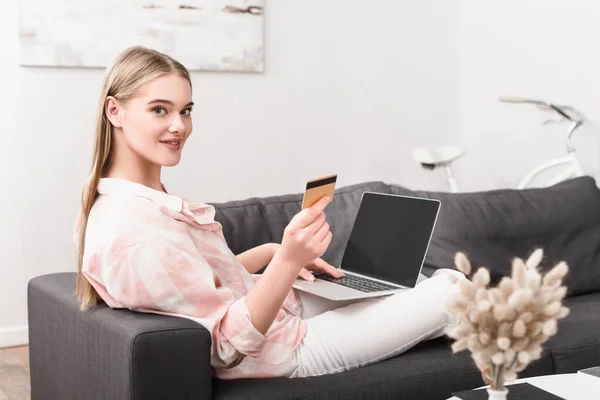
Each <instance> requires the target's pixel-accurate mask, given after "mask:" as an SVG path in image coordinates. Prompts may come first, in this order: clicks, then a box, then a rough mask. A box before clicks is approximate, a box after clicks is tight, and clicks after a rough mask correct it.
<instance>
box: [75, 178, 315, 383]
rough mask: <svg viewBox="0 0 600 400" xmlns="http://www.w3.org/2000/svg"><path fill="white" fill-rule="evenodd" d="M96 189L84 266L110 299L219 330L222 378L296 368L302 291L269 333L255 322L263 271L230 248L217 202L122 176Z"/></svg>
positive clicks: (215, 342) (214, 354) (216, 369)
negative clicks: (251, 302)
mask: <svg viewBox="0 0 600 400" xmlns="http://www.w3.org/2000/svg"><path fill="white" fill-rule="evenodd" d="M163 189H164V187H163ZM97 190H98V193H99V196H98V198H97V200H96V202H95V203H94V206H93V207H92V210H91V212H90V216H89V220H88V226H87V231H86V244H85V252H84V260H83V274H84V275H85V277H86V278H87V279H88V280H89V282H90V283H91V284H92V285H93V286H94V288H95V289H96V291H97V292H98V294H99V295H100V296H101V297H102V299H103V300H104V301H105V302H106V303H107V304H108V306H110V307H113V308H128V309H131V310H136V311H140V312H152V313H157V314H165V315H174V316H179V317H183V318H189V319H192V320H194V321H197V322H198V323H200V324H201V325H203V326H204V327H206V329H208V330H209V331H210V332H211V336H212V345H211V365H212V369H213V375H215V376H217V377H219V378H222V379H235V378H248V377H272V376H287V377H289V376H290V375H291V374H292V373H293V372H294V370H295V369H296V368H297V356H296V352H295V349H296V348H297V346H298V345H299V344H300V342H301V341H302V339H303V338H304V335H305V333H306V329H307V326H306V322H305V321H303V320H302V319H301V317H300V311H301V302H300V299H299V297H298V295H297V294H296V292H295V291H294V289H292V290H290V292H289V294H288V296H287V297H286V299H285V301H284V303H283V306H282V308H281V309H280V310H279V312H278V314H277V317H276V318H275V321H273V324H272V325H271V327H270V328H269V330H268V331H267V333H266V334H265V335H263V334H261V333H260V332H259V331H258V330H257V329H256V328H255V327H254V325H253V324H252V319H251V316H250V313H249V311H248V308H247V307H246V302H245V295H246V294H247V293H248V292H249V291H250V289H252V287H253V285H254V283H255V281H256V280H257V279H260V275H258V274H250V273H248V271H247V270H246V269H245V268H244V266H243V265H242V264H241V263H240V262H239V261H238V259H237V258H236V257H235V255H234V254H233V253H232V252H231V250H230V249H229V247H228V246H227V243H226V241H225V238H224V236H223V233H222V227H221V224H220V223H218V222H216V221H215V220H214V215H215V209H214V207H213V206H211V205H207V204H200V203H189V202H188V201H186V200H184V199H182V198H180V197H177V196H174V195H172V194H168V193H167V192H166V190H165V191H164V192H161V191H158V190H154V189H151V188H149V187H146V186H144V185H141V184H137V183H134V182H130V181H127V180H123V179H116V178H103V179H101V180H100V182H99V185H98V189H97ZM76 234H77V231H76Z"/></svg>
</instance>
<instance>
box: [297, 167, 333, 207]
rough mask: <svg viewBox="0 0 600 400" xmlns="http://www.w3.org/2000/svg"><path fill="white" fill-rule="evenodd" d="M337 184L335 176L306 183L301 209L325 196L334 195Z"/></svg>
mask: <svg viewBox="0 0 600 400" xmlns="http://www.w3.org/2000/svg"><path fill="white" fill-rule="evenodd" d="M336 182H337V174H333V175H328V176H324V177H322V178H317V179H313V180H310V181H308V182H306V189H305V191H304V198H303V199H302V209H305V208H309V207H310V206H312V205H313V204H315V203H316V202H317V201H319V199H321V198H322V197H325V196H329V197H331V199H332V200H333V195H334V193H335V184H336Z"/></svg>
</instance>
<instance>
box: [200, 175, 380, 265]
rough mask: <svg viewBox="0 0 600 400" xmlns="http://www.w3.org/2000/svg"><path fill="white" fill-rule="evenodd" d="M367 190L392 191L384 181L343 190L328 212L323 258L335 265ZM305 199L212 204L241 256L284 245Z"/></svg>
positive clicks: (293, 197)
mask: <svg viewBox="0 0 600 400" xmlns="http://www.w3.org/2000/svg"><path fill="white" fill-rule="evenodd" d="M365 191H372V192H381V193H389V192H390V188H389V186H388V185H386V184H385V183H383V182H365V183H360V184H354V185H349V186H345V187H341V188H339V189H337V190H336V191H335V195H334V197H333V202H332V203H331V204H329V205H328V206H327V208H326V209H325V215H326V216H327V221H328V222H329V224H330V229H331V232H332V234H333V238H332V241H331V244H330V245H329V247H328V248H327V251H326V252H325V254H324V255H323V259H324V260H326V261H327V262H329V263H331V264H332V265H335V266H337V265H339V263H340V262H341V260H342V255H343V253H344V250H345V248H346V242H347V241H348V238H349V237H350V233H351V230H352V225H353V224H354V219H355V218H356V213H357V211H358V206H359V204H360V199H361V196H362V194H363V193H364V192H365ZM302 196H303V193H295V194H287V195H283V196H272V197H264V198H250V199H246V200H241V201H230V202H226V203H214V204H212V205H214V206H215V209H216V215H215V219H216V220H217V221H219V222H220V223H221V224H222V225H223V234H224V236H225V239H226V240H227V244H228V245H229V248H231V250H232V251H233V252H234V253H235V254H239V253H241V252H243V251H245V250H248V249H250V248H252V247H255V246H258V245H260V244H263V243H267V242H276V243H281V240H282V238H283V231H284V229H285V227H286V226H287V225H288V224H289V222H290V221H291V219H292V218H293V217H294V215H296V214H297V213H298V212H300V209H301V206H302Z"/></svg>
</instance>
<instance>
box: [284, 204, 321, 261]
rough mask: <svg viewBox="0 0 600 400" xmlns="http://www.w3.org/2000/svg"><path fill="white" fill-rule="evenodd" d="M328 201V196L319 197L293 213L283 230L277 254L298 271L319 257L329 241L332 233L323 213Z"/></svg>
mask: <svg viewBox="0 0 600 400" xmlns="http://www.w3.org/2000/svg"><path fill="white" fill-rule="evenodd" d="M330 202H331V199H330V198H329V196H326V197H323V198H321V199H320V200H319V201H317V202H316V203H315V204H313V205H312V206H311V207H309V208H305V209H304V210H302V211H300V212H299V213H298V214H296V215H294V217H293V218H292V220H291V221H290V223H289V224H288V225H287V226H286V228H285V230H284V231H283V240H282V241H281V246H280V247H279V249H278V250H277V252H278V253H279V254H278V255H279V256H280V257H282V258H283V259H285V260H286V261H287V262H289V263H292V264H293V265H295V266H297V267H298V271H300V270H301V269H302V268H304V266H305V265H307V264H308V263H310V262H312V261H314V260H315V259H317V258H319V257H321V256H322V255H323V253H325V250H327V247H328V246H329V243H331V237H332V233H331V231H330V230H329V224H328V223H327V222H326V221H325V214H324V213H323V210H324V209H325V207H327V205H328V204H329V203H330Z"/></svg>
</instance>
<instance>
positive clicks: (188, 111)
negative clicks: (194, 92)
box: [181, 108, 192, 116]
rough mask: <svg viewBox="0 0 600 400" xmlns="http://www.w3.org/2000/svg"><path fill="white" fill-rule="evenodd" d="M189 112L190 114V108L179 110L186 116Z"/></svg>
mask: <svg viewBox="0 0 600 400" xmlns="http://www.w3.org/2000/svg"><path fill="white" fill-rule="evenodd" d="M190 114H192V109H191V108H186V109H185V110H183V111H182V112H181V115H186V116H187V115H190Z"/></svg>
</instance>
